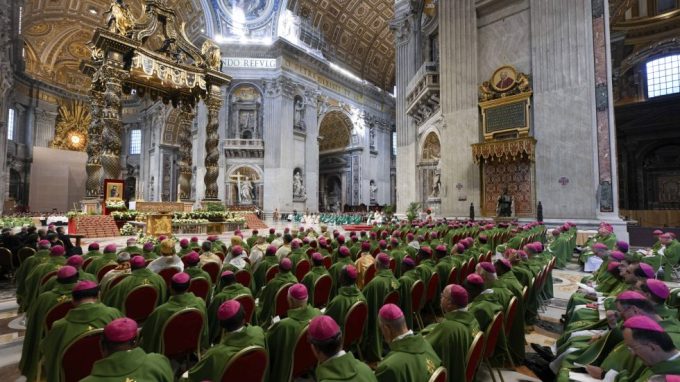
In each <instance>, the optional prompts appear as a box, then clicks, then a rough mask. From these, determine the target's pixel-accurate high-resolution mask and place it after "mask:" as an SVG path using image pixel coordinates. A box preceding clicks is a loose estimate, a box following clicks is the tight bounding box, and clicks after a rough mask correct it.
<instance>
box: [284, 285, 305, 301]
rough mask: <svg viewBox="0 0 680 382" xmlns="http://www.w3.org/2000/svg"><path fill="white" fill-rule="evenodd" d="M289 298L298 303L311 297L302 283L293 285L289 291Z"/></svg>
mask: <svg viewBox="0 0 680 382" xmlns="http://www.w3.org/2000/svg"><path fill="white" fill-rule="evenodd" d="M288 297H290V298H292V299H294V300H298V301H302V300H306V299H307V298H308V297H309V295H308V294H307V287H306V286H305V285H304V284H300V283H297V284H295V285H293V286H292V287H290V289H288Z"/></svg>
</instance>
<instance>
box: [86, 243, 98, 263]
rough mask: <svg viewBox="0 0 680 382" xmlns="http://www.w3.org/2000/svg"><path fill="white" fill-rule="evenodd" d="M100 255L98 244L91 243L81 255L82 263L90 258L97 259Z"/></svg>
mask: <svg viewBox="0 0 680 382" xmlns="http://www.w3.org/2000/svg"><path fill="white" fill-rule="evenodd" d="M101 255H102V253H101V252H99V243H91V244H90V245H88V246H87V252H85V254H84V255H83V261H85V260H87V259H89V258H91V257H99V256H101Z"/></svg>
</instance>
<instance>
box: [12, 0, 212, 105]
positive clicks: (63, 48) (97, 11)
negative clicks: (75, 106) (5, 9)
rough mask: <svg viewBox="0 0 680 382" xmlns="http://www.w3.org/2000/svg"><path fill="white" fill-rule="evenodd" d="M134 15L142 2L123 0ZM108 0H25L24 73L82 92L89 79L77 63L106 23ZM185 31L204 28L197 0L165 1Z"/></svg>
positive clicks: (192, 33)
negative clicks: (105, 14) (176, 15)
mask: <svg viewBox="0 0 680 382" xmlns="http://www.w3.org/2000/svg"><path fill="white" fill-rule="evenodd" d="M126 3H127V4H128V5H129V6H130V8H131V10H132V13H133V14H134V15H135V17H137V18H139V17H140V16H141V15H142V5H141V4H142V1H139V0H128V1H127V2H126ZM110 4H111V1H110V0H27V1H26V4H25V7H24V10H23V18H22V24H23V25H22V35H23V37H24V42H25V53H24V54H25V60H26V73H27V74H28V75H29V76H31V77H34V78H37V79H40V80H42V81H45V82H47V83H50V84H53V85H56V86H58V87H62V88H66V89H68V90H71V91H74V92H78V93H86V92H87V91H88V89H89V85H90V83H89V78H88V77H87V76H85V75H83V74H81V73H80V70H79V67H80V62H81V60H83V59H87V58H88V57H89V56H90V52H89V49H88V48H87V44H88V43H89V42H90V40H91V38H92V35H93V34H94V30H95V28H97V27H102V26H105V25H106V21H105V16H104V13H105V12H106V11H107V10H108V9H109V6H110ZM167 4H168V5H169V6H170V7H172V8H173V9H174V10H175V11H176V12H177V14H178V15H179V18H180V20H181V21H183V22H186V32H187V35H188V36H189V37H190V38H195V37H197V36H198V35H199V34H200V33H201V29H203V28H204V27H205V21H204V20H205V19H204V15H203V12H202V11H201V7H200V0H167Z"/></svg>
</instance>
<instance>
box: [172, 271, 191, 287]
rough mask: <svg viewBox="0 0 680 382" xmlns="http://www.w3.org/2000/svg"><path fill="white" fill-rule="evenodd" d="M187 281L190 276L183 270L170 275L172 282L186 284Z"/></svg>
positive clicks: (189, 279)
mask: <svg viewBox="0 0 680 382" xmlns="http://www.w3.org/2000/svg"><path fill="white" fill-rule="evenodd" d="M189 281H191V276H189V274H188V273H185V272H180V273H177V274H175V275H174V276H172V282H173V284H188V283H189Z"/></svg>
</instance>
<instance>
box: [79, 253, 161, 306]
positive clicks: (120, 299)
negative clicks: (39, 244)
mask: <svg viewBox="0 0 680 382" xmlns="http://www.w3.org/2000/svg"><path fill="white" fill-rule="evenodd" d="M69 260H70V259H69ZM142 285H150V286H152V287H153V288H154V289H155V290H156V293H157V294H158V297H157V299H156V306H158V305H160V304H162V303H163V302H165V300H166V298H167V297H166V295H167V290H166V289H167V287H166V285H165V280H163V278H162V277H161V276H159V275H158V274H156V273H154V272H152V271H151V270H150V269H148V268H147V267H146V262H145V261H144V258H143V257H142V256H135V257H133V258H132V259H130V275H129V276H127V277H125V279H123V280H122V281H121V282H119V283H118V284H116V285H115V286H113V287H112V288H109V289H108V290H107V291H106V293H104V294H103V295H102V301H103V302H104V303H105V304H106V305H108V306H111V307H114V308H117V309H119V310H120V311H121V312H122V311H123V310H124V305H125V299H126V298H127V296H128V295H129V294H130V292H132V291H133V290H134V289H136V288H138V287H140V286H142Z"/></svg>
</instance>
